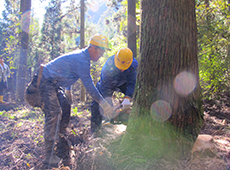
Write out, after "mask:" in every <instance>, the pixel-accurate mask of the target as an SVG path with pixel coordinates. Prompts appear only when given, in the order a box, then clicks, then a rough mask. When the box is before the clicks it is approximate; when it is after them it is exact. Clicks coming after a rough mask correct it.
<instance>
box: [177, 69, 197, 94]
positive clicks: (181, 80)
mask: <svg viewBox="0 0 230 170" xmlns="http://www.w3.org/2000/svg"><path fill="white" fill-rule="evenodd" d="M196 85H197V81H196V78H195V76H194V75H193V74H192V73H189V72H181V73H180V74H178V75H177V76H176V78H175V79H174V82H173V86H174V89H175V90H176V92H177V93H179V94H180V95H183V96H186V95H188V94H189V93H191V92H192V91H193V90H194V89H195V87H196Z"/></svg>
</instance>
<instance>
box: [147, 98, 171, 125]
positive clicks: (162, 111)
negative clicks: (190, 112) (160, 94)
mask: <svg viewBox="0 0 230 170" xmlns="http://www.w3.org/2000/svg"><path fill="white" fill-rule="evenodd" d="M150 115H151V116H152V118H153V119H154V120H156V121H158V122H164V121H166V120H168V119H169V118H170V116H171V115H172V108H171V106H170V104H169V103H168V102H166V101H164V100H157V101H156V102H154V103H153V104H152V106H151V111H150Z"/></svg>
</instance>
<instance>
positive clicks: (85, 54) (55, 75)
mask: <svg viewBox="0 0 230 170" xmlns="http://www.w3.org/2000/svg"><path fill="white" fill-rule="evenodd" d="M43 76H44V77H45V78H46V79H47V78H52V79H54V80H56V81H57V85H58V86H61V87H70V86H71V85H72V84H73V83H75V82H76V81H77V80H78V79H79V78H80V79H81V80H82V82H83V84H84V86H85V88H86V90H87V91H88V93H89V94H90V95H91V96H92V98H93V99H94V100H96V101H97V102H100V101H102V100H104V99H103V97H102V96H101V94H100V93H99V91H98V90H97V88H96V87H95V86H94V84H93V81H92V78H91V75H90V55H89V51H88V49H84V50H75V51H73V52H70V53H67V54H64V55H62V56H60V57H58V58H56V59H54V60H52V61H50V62H49V63H47V64H46V65H45V67H44V68H43Z"/></svg>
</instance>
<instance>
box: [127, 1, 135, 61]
mask: <svg viewBox="0 0 230 170" xmlns="http://www.w3.org/2000/svg"><path fill="white" fill-rule="evenodd" d="M127 19H128V47H129V48H130V49H131V50H132V52H133V56H134V57H135V58H136V57H137V52H136V51H137V40H136V39H137V37H136V28H137V26H136V0H128V17H127Z"/></svg>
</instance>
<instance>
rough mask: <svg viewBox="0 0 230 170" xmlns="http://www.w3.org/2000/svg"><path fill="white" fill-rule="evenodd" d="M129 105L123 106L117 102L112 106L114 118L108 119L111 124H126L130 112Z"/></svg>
mask: <svg viewBox="0 0 230 170" xmlns="http://www.w3.org/2000/svg"><path fill="white" fill-rule="evenodd" d="M131 109H132V108H131V107H128V108H124V107H123V106H122V105H121V104H118V106H116V107H115V108H114V112H115V113H114V115H117V116H115V117H114V118H112V119H110V123H111V124H125V125H126V124H127V123H128V120H129V113H130V112H131Z"/></svg>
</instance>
